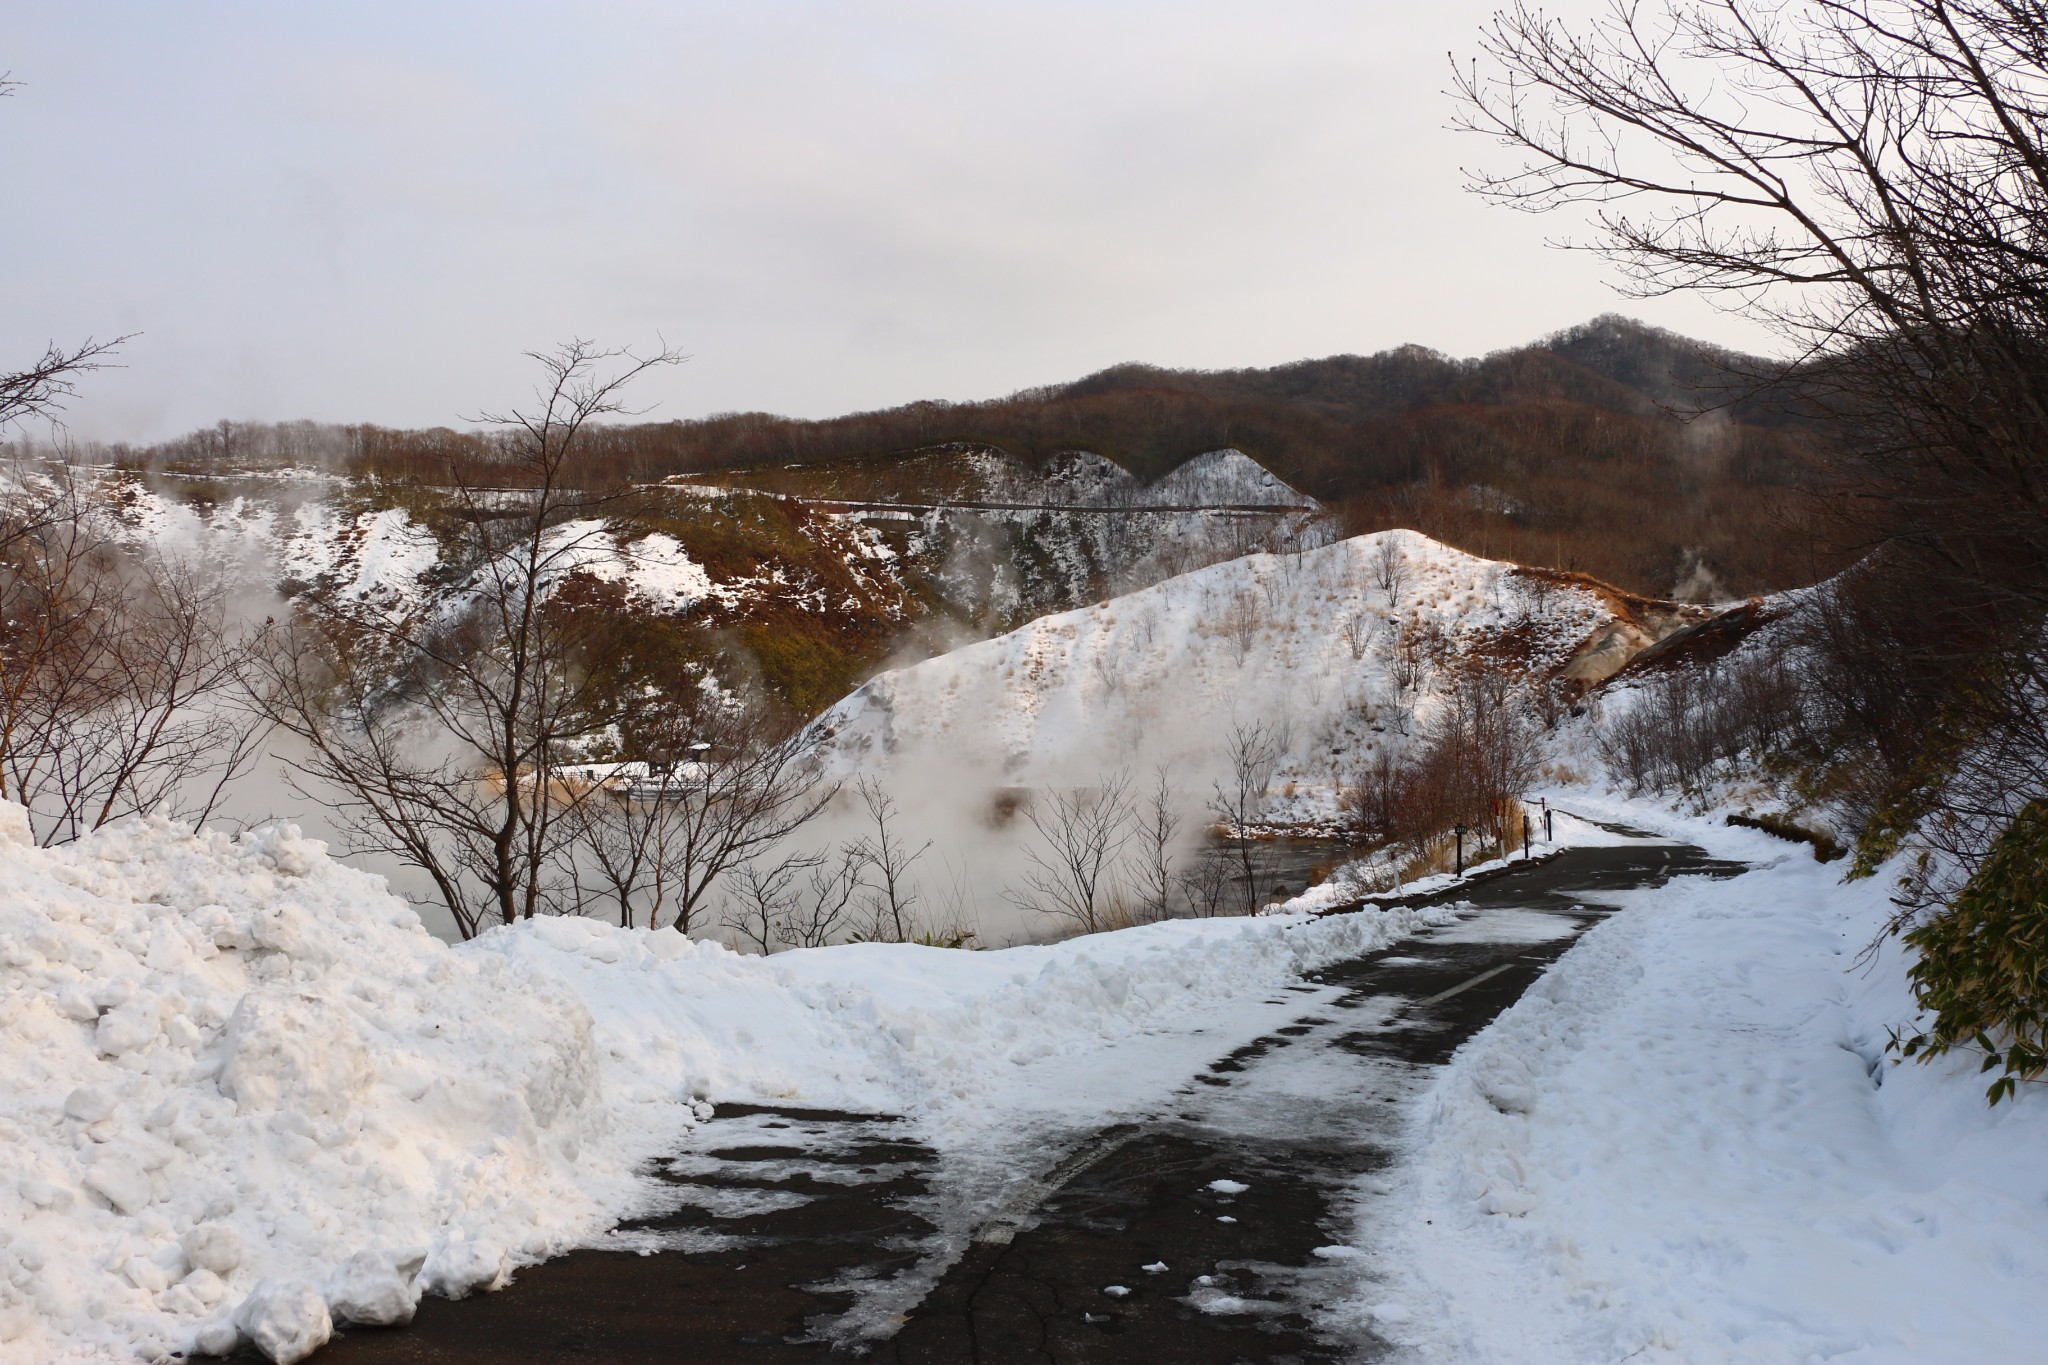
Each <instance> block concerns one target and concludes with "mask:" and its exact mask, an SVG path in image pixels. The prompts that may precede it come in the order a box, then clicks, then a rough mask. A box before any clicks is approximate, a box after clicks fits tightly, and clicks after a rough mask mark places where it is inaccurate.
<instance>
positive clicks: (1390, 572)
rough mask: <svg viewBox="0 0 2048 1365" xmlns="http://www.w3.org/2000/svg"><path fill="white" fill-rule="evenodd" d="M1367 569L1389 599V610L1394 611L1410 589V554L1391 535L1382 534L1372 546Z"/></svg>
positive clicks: (1367, 560)
mask: <svg viewBox="0 0 2048 1365" xmlns="http://www.w3.org/2000/svg"><path fill="white" fill-rule="evenodd" d="M1366 569H1367V571H1368V572H1370V573H1371V574H1372V581H1373V582H1374V583H1375V584H1376V585H1378V587H1379V590H1380V592H1381V593H1382V594H1384V595H1385V597H1386V599H1387V610H1389V611H1394V610H1397V609H1399V607H1400V605H1401V595H1402V594H1403V593H1405V592H1407V591H1408V582H1409V571H1408V556H1407V554H1406V553H1405V552H1403V550H1402V549H1401V547H1400V546H1399V545H1397V544H1395V543H1394V541H1393V538H1392V537H1390V536H1381V537H1380V539H1379V541H1378V542H1377V543H1376V544H1374V546H1373V547H1372V553H1371V555H1370V556H1368V557H1367V559H1366Z"/></svg>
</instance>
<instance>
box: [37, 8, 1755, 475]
mask: <svg viewBox="0 0 2048 1365" xmlns="http://www.w3.org/2000/svg"><path fill="white" fill-rule="evenodd" d="M1575 2H1577V3H1583V0H1575ZM1571 7H1572V5H1571V3H1568V4H1567V8H1568V9H1569V8H1571ZM1488 9H1489V6H1488V5H1487V4H1485V3H1465V0H1440V2H1439V3H1431V4H1415V3H1412V0H1349V2H1348V3H1336V2H1334V0H1333V2H1331V3H1322V2H1320V0H1300V2H1298V3H1296V2H1290V0H1266V3H1261V4H1256V5H1252V4H1245V3H1243V2H1242V0H1231V3H1207V2H1206V0H1171V3H1166V2H1165V0H1161V2H1160V3H1151V2H1150V0H1116V2H1115V3H1104V2H1103V0H1096V2H1095V3H1085V4H1083V3H1073V4H1068V3H1059V2H1057V0H1031V2H1030V3H971V2H969V0H952V2H951V3H896V4H876V3H832V4H827V3H811V4H794V3H775V0H744V2H743V3H730V4H724V3H686V2H684V0H668V2H667V3H655V2H654V0H645V2H644V3H626V2H624V0H620V2H619V3H591V2H590V0H582V2H581V3H575V4H568V3H561V4H539V3H508V2H507V0H491V3H481V2H479V3H457V2H455V0H407V2H406V3H402V4H378V3H363V2H362V0H352V2H351V3H349V4H346V5H342V4H331V5H324V6H314V5H297V4H293V5H281V4H276V3H246V4H228V3H207V2H205V0H199V2H197V3H180V4H164V3H162V2H161V0H137V2H136V3H125V4H124V3H101V2H99V0H67V3H64V4H60V5H33V6H30V5H23V6H16V7H14V8H13V9H12V10H11V12H10V14H9V17H8V24H7V30H6V34H5V37H4V39H0V70H11V72H12V73H13V77H14V79H15V80H17V81H19V82H20V83H21V88H20V89H19V90H17V91H16V93H15V95H14V97H13V98H12V99H10V100H6V101H0V184H4V185H5V186H6V187H7V192H6V199H7V203H6V208H5V211H4V213H0V370H5V369H7V368H12V367H13V366H12V365H10V364H9V362H14V364H19V363H22V362H25V361H27V360H29V359H31V358H32V356H31V353H32V352H38V351H39V350H40V347H41V345H42V344H43V343H44V342H45V341H46V340H49V339H53V338H54V339H56V340H59V341H65V340H76V339H79V338H82V337H84V336H86V335H95V336H106V335H108V334H112V333H118V332H127V331H137V332H140V333H141V334H142V335H140V336H139V337H137V338H136V339H135V340H134V341H133V342H132V343H130V344H129V346H128V347H127V348H126V363H127V368H126V369H124V370H121V371H118V372H113V373H108V374H103V375H99V376H95V377H92V378H91V379H90V380H89V381H88V384H87V391H86V395H85V397H84V399H83V400H82V401H80V402H79V403H77V404H76V405H75V406H74V407H73V409H72V411H71V427H72V430H73V431H74V432H76V433H78V434H81V435H85V436H92V437H100V438H107V439H115V438H120V439H151V438H156V437H161V436H167V435H171V434H175V433H176V432H179V431H182V430H185V429H187V428H190V427H192V426H196V425H199V424H201V423H206V422H211V421H213V420H215V419H217V418H221V417H229V418H236V419H264V420H272V419H281V418H292V417H313V418H319V419H323V420H333V421H374V422H382V423H387V424H394V425H424V424H432V423H459V422H460V421H461V420H462V418H463V417H464V416H465V415H466V414H472V413H475V412H477V411H479V410H483V409H487V408H494V407H500V406H503V405H504V404H505V403H506V402H508V401H510V400H512V399H514V398H516V397H517V396H518V395H519V393H520V392H521V391H522V390H523V387H524V385H525V383H526V381H527V378H528V368H527V365H526V362H523V361H522V360H521V359H520V355H519V353H520V352H521V351H522V350H524V349H528V348H533V347H542V346H546V345H548V344H550V343H552V342H554V341H556V340H559V339H562V338H566V337H569V336H572V335H581V336H586V337H591V338H595V339H598V340H600V341H604V342H608V343H627V342H652V341H653V339H654V338H655V337H656V336H657V334H658V335H660V336H663V337H666V338H667V340H668V341H669V342H670V343H671V344H673V345H675V346H677V347H679V348H681V349H682V350H684V351H687V352H689V353H690V354H692V355H693V356H694V357H695V358H694V360H693V361H692V362H691V363H690V364H689V365H687V366H685V367H683V368H682V369H680V370H677V371H674V372H672V373H668V374H663V375H659V376H657V377H655V378H654V379H652V380H650V381H648V383H647V384H646V386H645V388H644V389H643V390H642V392H641V396H642V398H643V399H644V400H646V401H648V402H654V403H658V404H659V406H658V408H657V409H656V414H655V415H657V416H663V417H670V416H674V417H690V416H700V415H703V414H705V413H710V412H719V411H732V410H742V409H765V410H769V411H774V412H783V413H791V414H797V415H806V416H824V415H830V414H833V413H838V412H844V411H848V410H853V409H859V408H873V407H881V406H886V405H890V404H895V403H900V402H906V401H909V400H912V399H918V398H950V399H966V398H981V397H989V396H993V395H999V394H1004V393H1008V392H1011V391H1012V390H1015V389H1018V388H1022V387H1025V386H1027V385H1033V384H1041V383H1050V382H1055V381H1059V380H1064V379H1072V378H1077V377H1079V376H1080V375H1083V374H1086V373H1088V372H1089V371H1092V370H1095V369H1099V368H1101V367H1102V366H1105V365H1108V364H1113V363H1115V362H1118V361H1123V360H1145V361H1150V362H1154V363H1158V364H1163V365H1175V366H1203V367H1222V366H1240V365H1269V364H1277V363H1281V362H1284V361H1288V360H1294V359H1299V358H1301V357H1304V356H1321V355H1329V354H1334V353H1339V352H1347V351H1356V352H1372V351H1376V350H1381V349H1384V348H1386V347H1389V346H1395V345H1399V344H1401V343H1403V342H1410V341H1413V342H1420V343H1422V344H1424V345H1427V346H1433V347H1437V348H1439V349H1441V350H1445V351H1448V352H1452V353H1454V354H1460V355H1467V354H1477V353H1482V352H1485V351H1488V350H1492V349H1496V348H1499V347H1503V346H1509V345H1514V344H1517V343H1520V342H1524V341H1528V340H1531V339H1534V338H1535V337H1537V336H1540V335H1542V334H1544V333H1546V332H1549V331H1552V330H1555V329H1557V328H1559V327H1563V326H1566V325H1569V324H1571V323H1573V322H1577V321H1581V320H1583V319H1585V318H1587V317H1590V316H1592V315H1594V314H1596V313H1599V312H1603V311H1608V310H1610V309H1616V308H1619V309H1621V310H1622V311H1626V312H1630V313H1632V314H1634V315H1635V316H1638V317H1642V318H1645V319H1647V320H1649V321H1652V322H1656V323H1658V324H1660V325H1663V326H1668V327H1673V328H1675V329H1678V330H1681V331H1687V332H1690V333H1692V334H1694V335H1698V336H1704V337H1708V338H1710V339H1713V340H1717V341H1721V342H1723V343H1725V344H1731V345H1738V346H1740V345H1749V346H1756V345H1759V344H1760V341H1759V338H1758V336H1757V335H1756V334H1755V333H1753V332H1751V331H1749V330H1748V329H1747V328H1745V327H1744V326H1742V325H1741V324H1739V323H1737V322H1735V321H1734V320H1732V319H1729V318H1726V317H1723V316H1720V315H1718V314H1716V313H1714V312H1712V311H1710V310H1709V309H1708V308H1706V307H1705V306H1704V305H1702V304H1699V303H1695V302H1690V301H1664V302H1660V303H1656V304H1642V303H1633V302H1629V301H1624V300H1618V299H1617V298H1616V296H1615V295H1614V293H1613V292H1612V290H1611V289H1609V288H1608V287H1607V284H1606V279H1607V273H1606V271H1605V268H1604V267H1603V266H1602V265H1601V264H1600V263H1599V262H1598V261H1597V260H1595V259H1593V258H1590V257H1585V256H1580V255H1577V254H1575V253H1566V252H1561V251H1556V250H1552V249H1548V248H1546V247H1545V245H1544V241H1545V238H1546V237H1555V236H1559V235H1566V234H1569V233H1570V232H1572V231H1573V229H1574V228H1575V226H1576V225H1575V224H1574V223H1573V222H1571V221H1569V220H1566V219H1562V218H1549V219H1534V218H1529V217H1525V216H1523V215H1520V214H1517V213H1513V212H1510V211H1507V210H1504V209H1497V208H1491V207H1489V206H1487V205H1485V204H1483V203H1481V202H1480V201H1479V200H1477V199H1475V198H1474V197H1473V196H1471V195H1470V194H1468V193H1466V192H1465V191H1464V190H1463V189H1462V181H1461V177H1460V172H1459V167H1460V166H1461V165H1470V164H1475V163H1485V162H1489V161H1495V160H1496V159H1497V158H1498V157H1499V156H1500V155H1501V154H1500V153H1498V152H1497V151H1495V150H1494V149H1493V148H1492V147H1490V146H1489V145H1488V144H1487V143H1486V142H1484V141H1483V140H1481V139H1478V138H1475V137H1472V136H1470V135H1459V134H1454V133H1451V132H1448V131H1446V127H1445V125H1446V124H1447V123H1448V122H1449V119H1450V116H1451V106H1450V104H1449V101H1448V100H1447V99H1446V98H1445V97H1444V96H1443V95H1442V93H1441V91H1442V89H1443V87H1444V85H1445V84H1446V79H1447V66H1446V53H1447V52H1449V51H1453V50H1456V51H1469V50H1470V49H1471V47H1472V40H1473V36H1474V34H1475V33H1476V32H1477V29H1478V27H1479V25H1480V23H1481V22H1482V20H1483V19H1484V17H1485V15H1486V13H1487V11H1488ZM1496 164H1497V163H1496Z"/></svg>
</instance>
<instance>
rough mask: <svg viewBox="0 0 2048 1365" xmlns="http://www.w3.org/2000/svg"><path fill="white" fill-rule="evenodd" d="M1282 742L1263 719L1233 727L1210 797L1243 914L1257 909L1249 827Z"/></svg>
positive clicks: (1210, 805) (1210, 803)
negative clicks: (1225, 767) (1232, 859)
mask: <svg viewBox="0 0 2048 1365" xmlns="http://www.w3.org/2000/svg"><path fill="white" fill-rule="evenodd" d="M1284 747H1285V745H1284V744H1283V743H1282V742H1281V737H1280V735H1279V733H1278V732H1277V731H1275V730H1274V729H1272V728H1271V727H1269V726H1268V725H1267V724H1266V723H1265V722H1264V721H1253V722H1252V723H1250V724H1249V725H1247V724H1244V723H1242V722H1240V723H1239V724H1237V725H1235V726H1232V727H1231V731H1230V741H1229V743H1228V745H1226V746H1225V748H1224V757H1225V759H1226V761H1227V762H1228V764H1229V771H1228V773H1227V774H1226V775H1225V776H1224V777H1222V778H1220V779H1218V780H1217V782H1216V783H1215V785H1214V787H1213V788H1212V794H1211V796H1210V799H1209V812H1210V814H1211V815H1213V816H1215V817H1216V821H1217V823H1218V824H1219V825H1221V826H1222V827H1223V834H1224V837H1225V838H1226V839H1229V840H1230V841H1231V844H1232V847H1233V849H1234V850H1235V854H1236V862H1237V868H1238V879H1239V883H1240V890H1241V891H1242V892H1243V895H1244V913H1245V914H1247V915H1249V914H1254V913H1256V912H1257V910H1258V908H1259V893H1258V885H1257V882H1256V877H1255V874H1256V871H1257V868H1256V866H1255V862H1256V860H1255V859H1254V858H1253V857H1252V849H1253V845H1254V840H1253V838H1252V832H1251V831H1252V826H1253V824H1254V823H1255V822H1256V821H1257V819H1258V816H1259V810H1260V808H1261V807H1262V806H1263V805H1264V803H1265V797H1266V788H1267V786H1268V785H1270V784H1271V782H1272V780H1273V770H1274V768H1276V767H1277V766H1279V762H1280V756H1281V752H1282V750H1283V749H1284Z"/></svg>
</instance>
